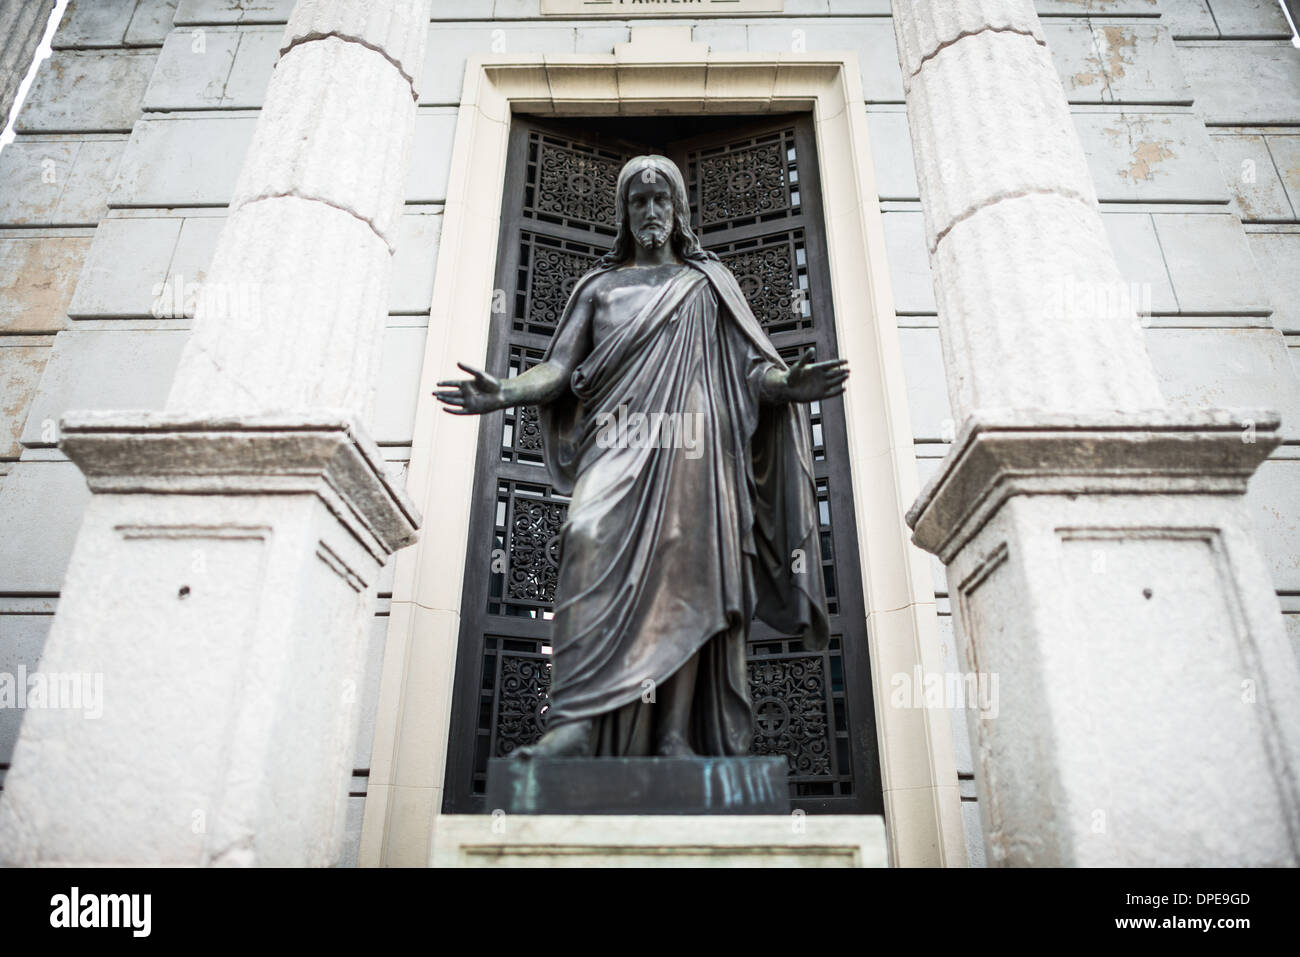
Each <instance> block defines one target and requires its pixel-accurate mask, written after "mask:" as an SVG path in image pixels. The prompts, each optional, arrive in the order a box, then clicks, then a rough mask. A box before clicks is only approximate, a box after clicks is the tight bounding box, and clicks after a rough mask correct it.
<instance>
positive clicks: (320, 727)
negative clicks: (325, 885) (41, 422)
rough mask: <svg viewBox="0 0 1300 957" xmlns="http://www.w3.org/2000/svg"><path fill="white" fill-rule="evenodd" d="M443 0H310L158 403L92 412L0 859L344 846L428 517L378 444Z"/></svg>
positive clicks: (75, 422) (216, 858)
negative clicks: (47, 689)
mask: <svg viewBox="0 0 1300 957" xmlns="http://www.w3.org/2000/svg"><path fill="white" fill-rule="evenodd" d="M428 21H429V6H428V0H385V2H367V0H300V2H299V3H298V4H297V6H296V7H295V8H294V11H293V13H292V15H291V16H290V20H289V24H288V27H287V29H286V31H285V36H284V42H283V46H282V50H281V56H280V59H279V61H278V62H277V64H276V67H275V73H274V76H273V78H272V80H271V84H270V87H269V89H268V92H267V98H266V105H265V107H264V109H263V111H262V116H261V118H260V120H259V122H258V127H257V131H256V133H255V135H254V138H253V142H252V145H251V146H250V149H249V152H248V155H247V158H246V159H245V162H244V166H243V170H242V172H241V175H240V178H239V182H238V185H237V187H236V190H235V195H234V199H233V200H232V202H231V206H230V216H229V219H228V220H227V222H226V225H225V227H224V229H223V231H222V233H221V236H220V238H219V241H218V244H217V249H216V252H215V254H214V258H213V262H212V266H211V268H210V270H209V272H208V280H207V282H206V283H205V285H204V289H203V296H202V300H201V302H200V305H199V307H198V311H197V316H196V318H195V323H194V331H193V334H192V336H191V339H190V341H189V343H188V345H187V347H186V349H185V352H184V355H183V357H182V360H181V363H180V366H179V370H178V372H177V375H176V379H175V382H174V384H173V387H172V390H171V394H170V397H169V399H168V401H167V405H166V410H165V411H164V412H161V413H155V414H144V413H105V412H98V413H77V414H71V413H70V414H69V415H68V416H67V417H66V418H65V420H64V422H63V424H62V436H61V442H60V447H61V448H62V449H63V450H64V451H65V452H66V453H67V455H68V457H69V458H71V459H72V460H73V461H74V462H76V463H77V464H78V465H79V466H80V467H81V469H82V471H83V472H84V473H85V475H86V478H87V481H88V483H89V484H90V487H91V490H92V491H93V492H94V493H95V494H94V496H93V498H92V500H91V502H90V505H89V507H88V508H87V511H86V516H85V519H84V523H83V526H82V529H81V532H80V534H79V536H78V539H77V544H76V547H75V550H74V552H73V556H72V561H71V565H70V567H69V571H68V576H67V580H66V583H65V588H64V591H63V593H62V597H61V599H60V603H59V609H58V615H57V617H56V619H55V622H54V625H53V628H52V630H51V633H50V636H49V639H48V643H47V645H46V649H45V653H44V655H43V657H42V660H41V668H42V670H43V671H47V672H52V673H76V674H84V675H101V676H102V687H103V702H102V717H99V718H98V719H95V720H89V719H87V718H85V717H83V713H82V712H78V711H69V710H46V709H32V710H29V711H28V713H27V714H26V716H25V719H24V723H23V726H22V733H21V736H20V738H19V741H18V745H17V747H16V750H15V754H14V760H13V767H12V769H11V770H10V772H9V775H8V777H7V779H6V781H5V791H4V793H3V795H2V796H0V860H3V861H5V862H13V863H24V864H40V863H54V864H127V863H130V864H196V865H267V864H273V865H326V864H330V863H333V862H334V861H336V860H337V859H338V856H339V853H340V849H341V845H342V837H343V824H344V813H345V808H346V803H347V785H348V781H349V778H350V775H351V770H352V757H353V746H354V743H355V742H354V739H355V736H356V728H357V720H358V717H359V715H358V709H357V706H356V697H357V695H356V691H357V688H358V687H359V685H360V677H361V671H362V660H363V651H364V647H365V635H366V633H367V628H368V625H369V618H370V616H371V615H372V614H373V601H374V587H375V582H376V580H377V577H378V574H379V571H380V569H381V568H382V566H383V564H384V562H385V560H386V557H387V555H388V554H390V553H391V552H392V551H394V550H395V549H398V548H400V547H402V546H403V545H406V544H408V543H409V542H411V541H413V540H414V538H415V531H416V527H417V525H418V517H417V515H416V513H415V510H414V508H413V507H412V505H411V503H410V502H409V500H408V499H407V497H406V496H405V494H404V493H403V492H401V491H400V490H399V489H398V488H397V487H395V486H394V485H393V484H392V483H391V482H390V481H389V479H388V477H387V475H386V473H385V470H384V463H383V460H382V457H381V456H380V454H379V451H378V449H377V448H376V447H375V446H374V444H373V443H372V442H371V440H370V439H369V438H368V437H367V434H366V433H367V429H368V428H369V424H370V416H371V411H372V406H373V396H374V391H375V377H376V372H377V369H378V362H379V355H380V348H381V345H382V335H383V330H384V321H385V315H386V312H387V306H386V304H387V297H388V285H389V274H390V269H391V257H392V251H393V243H394V236H395V233H396V224H397V221H398V216H399V215H400V213H401V207H402V202H403V188H404V184H405V181H406V167H407V163H408V155H409V152H410V146H411V136H412V129H413V125H414V120H415V103H416V94H415V87H414V77H415V76H416V75H418V73H419V67H420V63H421V61H422V58H423V50H424V42H425V36H426V34H427V30H428Z"/></svg>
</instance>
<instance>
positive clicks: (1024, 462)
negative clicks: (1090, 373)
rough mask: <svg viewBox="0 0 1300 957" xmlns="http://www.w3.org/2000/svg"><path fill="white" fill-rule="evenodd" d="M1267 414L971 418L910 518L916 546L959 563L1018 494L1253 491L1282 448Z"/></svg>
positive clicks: (1003, 413)
mask: <svg viewBox="0 0 1300 957" xmlns="http://www.w3.org/2000/svg"><path fill="white" fill-rule="evenodd" d="M1280 425H1281V420H1280V418H1279V417H1278V415H1277V413H1276V412H1272V411H1268V410H1264V409H1233V410H1206V411H1197V412H1163V411H1149V412H1139V413H1118V412H1117V413H1111V414H1088V415H1079V414H1077V413H1065V412H1062V413H1044V412H1038V411H1026V410H1017V409H1005V410H997V409H994V410H980V411H978V412H976V413H974V414H973V415H971V416H970V417H969V418H968V419H967V420H966V422H965V424H964V426H963V427H962V430H961V432H960V433H959V434H958V435H957V438H956V440H955V441H954V442H953V445H952V449H951V451H949V453H948V455H947V456H946V457H945V458H944V461H943V464H942V466H941V467H940V469H939V471H938V472H937V473H936V474H935V475H934V477H933V478H932V479H931V480H930V481H929V482H927V483H926V486H925V488H923V489H922V490H921V494H920V496H918V498H917V500H916V502H915V503H914V504H913V505H912V507H911V508H910V509H909V510H908V512H907V523H908V525H910V526H911V527H912V529H913V533H914V534H913V536H912V540H913V541H914V542H915V543H916V544H917V545H918V546H920V547H921V548H924V549H925V550H926V551H929V552H933V553H934V554H936V555H938V556H939V559H940V560H941V561H943V562H945V563H947V562H950V561H952V559H953V556H954V555H955V554H956V553H957V552H958V551H960V549H961V548H962V546H964V545H965V544H966V542H968V541H969V540H970V539H971V538H972V537H973V536H974V535H975V534H976V533H977V532H978V531H979V530H980V528H981V527H982V526H983V525H984V523H985V522H987V521H988V520H989V518H991V517H992V516H993V515H994V514H996V512H997V511H998V509H999V508H1000V507H1001V506H1002V504H1003V503H1004V502H1006V500H1007V499H1008V498H1010V497H1011V496H1013V495H1026V494H1036V495H1087V494H1103V495H1104V494H1116V493H1135V492H1136V493H1146V494H1152V495H1169V494H1207V493H1208V494H1223V493H1228V494H1238V495H1240V494H1244V493H1245V491H1246V483H1247V481H1248V480H1249V479H1250V477H1251V475H1253V474H1254V473H1255V470H1256V469H1257V468H1258V467H1259V466H1260V464H1261V463H1262V462H1263V461H1264V460H1265V459H1267V458H1268V456H1269V453H1271V452H1272V451H1273V449H1275V448H1276V447H1277V446H1278V444H1279V443H1280V442H1281V441H1282V437H1281V434H1280V433H1279V431H1278V429H1279V427H1280Z"/></svg>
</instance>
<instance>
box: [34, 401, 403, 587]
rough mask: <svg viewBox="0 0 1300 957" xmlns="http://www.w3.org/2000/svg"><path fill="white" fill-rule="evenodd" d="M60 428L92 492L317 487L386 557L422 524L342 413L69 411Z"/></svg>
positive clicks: (62, 444) (312, 490)
mask: <svg viewBox="0 0 1300 957" xmlns="http://www.w3.org/2000/svg"><path fill="white" fill-rule="evenodd" d="M59 428H60V439H59V448H61V449H62V450H63V452H64V454H66V455H67V456H68V458H69V459H71V460H72V461H73V462H75V463H76V464H77V466H78V467H79V468H80V469H81V471H82V473H83V474H84V475H85V476H86V482H87V484H89V486H90V489H91V491H92V492H96V493H113V494H124V493H139V492H152V493H164V494H166V493H174V494H185V495H284V494H303V493H308V494H315V495H318V496H320V498H321V499H322V500H323V501H324V502H325V504H326V506H327V507H329V509H330V510H331V511H332V512H334V514H335V515H336V516H337V517H338V519H339V520H340V521H341V522H343V523H344V524H345V525H346V526H347V527H348V528H349V529H351V530H352V532H353V534H355V535H356V536H357V538H358V539H359V540H360V541H361V542H362V543H363V544H364V545H365V546H366V547H367V548H368V549H369V550H370V551H371V552H372V553H373V554H374V555H375V557H376V559H377V560H378V561H379V562H380V563H382V562H384V561H385V559H386V557H387V555H389V554H391V553H392V552H395V551H396V550H397V549H399V548H402V547H404V546H406V545H409V544H410V543H412V542H414V541H415V539H416V537H417V529H418V528H419V527H420V515H419V512H418V511H417V510H416V508H415V505H414V504H413V503H412V502H411V500H410V498H409V497H408V496H407V494H406V492H405V491H403V490H402V489H401V488H399V487H398V486H397V485H396V484H394V483H393V481H392V479H390V478H389V476H388V473H387V471H386V469H385V465H384V460H383V457H382V456H381V455H380V452H379V449H378V447H377V446H375V444H374V443H373V442H372V441H371V440H370V438H369V437H368V436H366V435H365V433H364V432H363V431H362V430H361V429H360V428H359V427H358V426H357V424H356V423H355V421H354V420H353V419H352V418H351V417H350V416H349V415H348V414H347V413H345V412H334V411H329V410H321V411H314V412H308V413H301V414H278V415H277V414H272V415H248V416H230V417H220V416H212V417H197V418H196V417H194V416H192V415H187V414H184V413H170V412H69V413H67V414H66V415H65V416H64V417H63V419H62V421H61V422H60V425H59Z"/></svg>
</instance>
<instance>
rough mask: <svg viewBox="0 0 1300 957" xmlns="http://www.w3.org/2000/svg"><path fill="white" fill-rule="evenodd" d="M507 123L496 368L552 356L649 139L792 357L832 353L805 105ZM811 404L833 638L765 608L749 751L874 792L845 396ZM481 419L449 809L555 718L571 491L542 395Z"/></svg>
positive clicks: (871, 807)
mask: <svg viewBox="0 0 1300 957" xmlns="http://www.w3.org/2000/svg"><path fill="white" fill-rule="evenodd" d="M646 122H647V123H648V122H650V121H646ZM512 127H513V128H512V133H511V140H510V157H509V163H508V172H507V182H506V191H505V197H506V198H505V202H504V208H503V210H502V228H501V242H500V250H501V253H500V261H499V263H498V271H497V275H498V277H499V279H498V281H499V282H500V283H501V287H502V288H500V289H499V290H498V293H497V295H498V297H500V298H502V299H503V300H504V302H505V303H506V305H505V308H504V309H503V310H502V311H500V312H498V313H497V314H496V321H494V323H493V328H492V333H491V337H490V344H489V356H488V362H487V368H488V370H489V371H490V372H492V373H493V374H495V375H502V376H507V375H508V376H513V375H518V374H520V373H521V372H523V371H524V370H526V369H528V368H530V367H531V366H533V365H535V364H536V363H537V362H539V361H541V358H542V355H543V354H544V352H545V349H546V346H547V344H548V343H549V340H550V336H551V335H552V333H553V332H554V330H555V327H556V324H557V323H558V321H559V318H560V316H561V315H562V313H563V310H564V307H565V305H566V304H567V302H568V298H569V294H570V293H571V291H572V289H573V285H574V283H576V282H577V280H578V279H579V278H580V277H581V276H582V274H583V273H585V272H586V271H587V270H588V269H590V268H591V267H592V266H593V265H595V262H596V260H597V259H598V258H599V257H600V256H601V255H602V254H603V253H604V252H605V251H606V250H607V249H608V248H609V245H610V244H611V242H612V239H613V235H614V203H613V192H614V188H615V184H616V182H617V177H618V172H619V169H620V168H621V167H622V164H623V163H624V162H625V161H626V160H627V159H629V158H630V157H631V156H633V155H636V154H638V153H662V154H664V155H667V156H670V157H672V158H673V159H674V160H675V161H676V162H677V163H678V165H679V166H680V167H681V168H682V170H683V173H684V174H685V176H686V179H687V188H688V193H689V198H690V200H691V212H692V218H693V225H694V226H695V228H696V229H697V231H698V232H699V234H700V236H701V238H702V241H703V243H704V245H705V247H706V248H708V249H710V250H711V251H713V252H715V253H717V254H718V256H719V258H720V259H721V260H722V261H723V262H724V263H725V264H726V265H727V266H728V267H729V268H730V269H731V270H732V272H733V273H734V274H735V275H736V277H737V281H738V282H739V284H740V287H741V289H742V291H743V292H744V293H745V295H746V298H747V299H748V301H749V303H750V306H751V308H752V309H753V310H754V314H755V315H756V316H757V317H758V319H759V321H760V322H761V323H762V324H763V326H764V329H765V330H766V331H767V333H768V335H769V336H770V337H771V338H772V341H773V343H774V344H775V345H776V347H777V349H778V351H779V352H780V353H781V355H782V357H783V358H785V359H786V361H788V362H789V361H793V360H794V359H795V358H797V357H798V356H799V355H800V354H801V353H803V352H804V351H805V350H807V349H808V348H810V347H811V348H812V349H813V350H814V354H815V355H816V356H817V357H818V358H822V357H825V356H832V355H835V354H836V349H835V335H834V322H833V321H832V311H831V301H830V282H829V275H828V272H827V269H826V251H825V243H824V230H823V226H822V215H823V214H822V207H821V201H820V197H819V196H818V195H817V176H816V159H815V155H816V153H815V145H814V140H813V135H812V124H811V121H810V120H809V119H808V118H806V117H802V116H799V117H787V118H784V119H783V120H782V119H779V118H778V119H776V120H771V121H768V122H767V123H765V124H763V125H761V126H756V125H755V124H754V123H753V122H752V121H745V120H739V119H730V120H728V119H727V118H710V119H709V122H708V125H707V126H706V127H704V128H706V129H709V130H710V131H711V132H709V133H708V134H706V135H704V136H702V137H695V138H692V139H690V140H679V141H676V142H671V141H670V142H667V143H665V142H662V141H660V142H644V141H631V142H629V141H628V140H622V139H618V138H617V137H618V135H619V134H620V133H622V132H624V131H626V130H631V131H633V132H634V133H635V134H639V135H644V130H645V124H643V123H642V121H635V122H633V121H627V120H623V121H618V120H595V119H586V120H578V121H573V123H572V124H571V125H570V128H569V131H566V130H565V129H563V128H561V127H560V125H559V124H556V123H547V124H546V125H545V126H543V125H542V124H539V123H534V122H532V121H530V120H526V119H524V118H522V117H515V118H514V120H513V121H512ZM858 374H859V375H862V374H865V370H858ZM810 411H811V416H810V419H811V428H812V443H813V456H814V466H815V469H816V482H817V499H818V508H819V512H820V524H821V555H820V556H818V558H819V560H820V561H821V563H822V570H823V573H824V576H825V580H826V592H827V602H828V611H829V612H830V614H831V626H832V638H831V642H830V646H829V647H828V648H827V650H826V651H824V652H810V651H808V650H806V649H805V648H803V647H802V646H801V644H800V642H799V641H797V640H795V639H793V638H790V637H789V636H786V635H780V634H777V633H775V632H774V631H773V630H772V629H771V628H769V627H767V626H766V625H763V624H762V623H761V622H757V621H756V622H754V625H753V629H752V632H751V636H750V642H749V664H748V677H749V684H750V692H751V694H752V696H753V699H754V745H753V749H752V752H753V753H755V754H783V755H785V756H786V758H787V759H788V762H789V767H790V787H791V796H792V799H793V803H794V805H795V806H796V807H799V808H803V809H805V810H807V811H836V812H842V813H872V812H879V811H880V810H881V798H880V779H879V765H878V761H877V757H876V747H875V726H874V709H873V706H872V700H871V682H870V672H869V669H868V662H867V643H866V629H865V611H864V607H863V601H862V589H861V575H860V572H859V569H858V563H857V540H856V530H855V527H854V520H853V502H852V499H851V497H850V494H849V488H850V484H851V483H850V481H849V474H848V449H847V440H846V436H845V434H844V415H843V409H842V406H841V404H840V403H839V402H838V401H834V400H833V401H831V402H829V403H827V404H826V406H825V407H824V408H823V406H822V404H821V403H813V404H812V406H811V410H810ZM484 420H485V421H484V422H483V426H482V431H481V433H480V446H479V458H478V465H477V472H476V489H477V491H476V500H475V505H474V512H473V519H472V525H471V541H470V546H469V554H468V561H467V566H466V575H465V587H464V600H463V603H462V628H461V637H460V647H459V651H458V658H457V672H456V683H455V691H454V696H453V707H452V711H453V714H452V728H451V735H452V741H451V746H450V748H449V751H448V767H447V780H446V791H445V794H446V797H445V799H444V809H445V810H446V811H448V812H459V813H465V812H483V811H485V810H487V809H486V808H484V807H483V798H482V795H483V793H484V791H485V788H486V779H487V762H488V760H489V758H491V757H504V756H506V755H508V754H510V753H511V752H512V751H513V750H515V749H516V748H518V747H520V746H522V745H525V744H529V743H531V742H533V741H535V740H536V739H537V738H538V737H539V736H540V735H541V734H542V733H543V731H544V730H545V727H546V711H547V708H548V704H549V701H548V697H547V696H548V693H549V688H550V674H551V673H550V645H549V640H550V617H551V615H550V608H551V604H552V602H553V601H554V598H555V585H556V580H557V573H558V568H559V565H558V562H559V556H558V554H557V553H556V549H557V543H558V536H559V531H560V527H561V526H562V525H563V522H564V519H565V515H566V511H567V500H566V499H565V498H564V497H563V496H558V495H556V494H554V492H553V490H552V489H551V488H550V486H549V485H548V483H547V476H546V471H545V468H544V465H543V462H542V456H541V440H540V434H539V432H538V418H537V409H536V407H526V408H521V409H518V410H506V411H504V412H500V413H496V414H495V415H493V416H485V417H484ZM837 556H838V559H837ZM814 560H816V559H814ZM842 586H844V587H842Z"/></svg>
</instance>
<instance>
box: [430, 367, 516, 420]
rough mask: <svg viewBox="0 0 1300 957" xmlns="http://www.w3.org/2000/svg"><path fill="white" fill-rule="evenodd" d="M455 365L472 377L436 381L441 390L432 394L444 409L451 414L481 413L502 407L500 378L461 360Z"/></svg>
mask: <svg viewBox="0 0 1300 957" xmlns="http://www.w3.org/2000/svg"><path fill="white" fill-rule="evenodd" d="M456 365H457V366H458V367H460V368H461V369H464V370H465V371H466V372H468V373H469V374H470V375H472V376H473V377H474V378H472V379H447V380H445V381H443V382H439V383H438V387H439V389H440V390H441V391H439V392H435V393H433V395H434V397H435V398H436V399H437V400H438V401H439V402H441V403H442V404H443V406H444V411H446V412H450V413H451V414H452V415H481V414H482V413H484V412H494V411H496V410H497V409H500V408H502V407H503V406H502V402H501V398H502V397H501V380H500V379H498V378H496V377H495V376H491V375H488V374H487V373H486V372H484V371H483V370H482V369H475V368H474V367H473V366H469V365H466V364H465V363H463V362H457V363H456Z"/></svg>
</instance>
